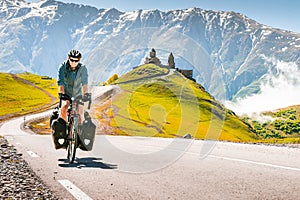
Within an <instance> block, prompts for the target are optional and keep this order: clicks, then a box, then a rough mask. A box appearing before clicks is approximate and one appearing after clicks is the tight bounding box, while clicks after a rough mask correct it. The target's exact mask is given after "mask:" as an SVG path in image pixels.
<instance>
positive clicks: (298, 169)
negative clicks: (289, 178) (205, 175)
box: [208, 155, 300, 171]
mask: <svg viewBox="0 0 300 200" xmlns="http://www.w3.org/2000/svg"><path fill="white" fill-rule="evenodd" d="M208 157H211V158H218V159H224V160H230V161H237V162H243V163H250V164H254V165H262V166H267V167H273V168H278V169H286V170H293V171H300V168H296V167H286V166H281V165H274V164H268V163H263V162H256V161H251V160H243V159H238V158H228V157H223V156H214V155H208Z"/></svg>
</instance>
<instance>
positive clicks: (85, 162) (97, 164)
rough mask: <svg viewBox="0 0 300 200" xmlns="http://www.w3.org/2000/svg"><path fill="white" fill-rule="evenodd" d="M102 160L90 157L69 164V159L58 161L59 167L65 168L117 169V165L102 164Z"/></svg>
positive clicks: (77, 159)
mask: <svg viewBox="0 0 300 200" xmlns="http://www.w3.org/2000/svg"><path fill="white" fill-rule="evenodd" d="M101 160H102V158H95V157H88V158H76V159H75V161H74V163H69V160H68V159H58V161H60V162H63V163H59V164H58V166H60V167H65V168H68V167H70V168H72V167H77V168H101V169H117V165H114V164H108V163H103V162H101Z"/></svg>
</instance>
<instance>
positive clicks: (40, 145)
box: [0, 113, 300, 200]
mask: <svg viewBox="0 0 300 200" xmlns="http://www.w3.org/2000/svg"><path fill="white" fill-rule="evenodd" d="M48 114H49V113H48ZM31 117H37V116H31ZM28 118H29V117H28ZM22 122H23V118H18V119H15V120H12V121H9V122H7V123H5V124H3V126H2V127H1V128H0V134H1V135H4V136H5V137H6V138H7V139H8V140H9V142H10V143H12V144H14V145H15V146H16V148H17V150H18V151H19V152H21V153H23V156H24V158H25V159H26V161H27V162H28V163H29V164H30V166H31V167H32V168H33V170H34V171H35V172H36V173H37V174H38V175H39V176H40V177H41V178H42V179H43V180H44V181H45V182H46V184H48V185H49V187H50V188H51V189H52V190H53V191H55V193H56V195H57V197H59V198H60V199H293V200H294V199H300V195H299V194H300V192H299V191H300V159H299V157H300V149H299V148H288V147H275V146H265V145H249V144H235V143H227V142H215V141H194V140H186V139H168V138H165V139H163V138H150V137H149V138H144V137H122V136H97V137H96V140H95V145H94V150H93V151H91V152H83V151H80V150H79V151H78V154H77V159H76V162H75V163H74V164H68V163H67V161H66V151H65V150H54V147H53V143H52V140H51V137H50V136H40V135H35V134H29V133H26V132H23V131H22V130H21V128H20V126H22Z"/></svg>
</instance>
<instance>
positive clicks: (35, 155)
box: [26, 151, 39, 158]
mask: <svg viewBox="0 0 300 200" xmlns="http://www.w3.org/2000/svg"><path fill="white" fill-rule="evenodd" d="M26 152H27V153H28V154H29V155H30V156H31V157H32V158H38V157H39V156H38V155H37V154H36V153H34V152H32V151H26Z"/></svg>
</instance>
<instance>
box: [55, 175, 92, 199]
mask: <svg viewBox="0 0 300 200" xmlns="http://www.w3.org/2000/svg"><path fill="white" fill-rule="evenodd" d="M58 182H59V183H60V184H61V185H62V186H64V188H65V189H66V190H68V192H70V193H71V194H72V195H73V196H74V197H75V198H76V199H77V200H92V198H91V197H89V196H88V195H87V194H85V193H84V192H83V191H81V190H80V189H79V188H78V187H76V186H75V185H74V184H73V183H72V182H71V181H69V180H58Z"/></svg>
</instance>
